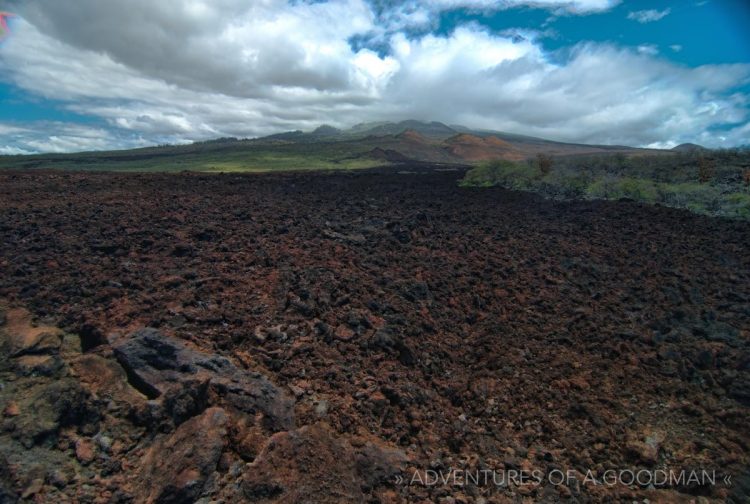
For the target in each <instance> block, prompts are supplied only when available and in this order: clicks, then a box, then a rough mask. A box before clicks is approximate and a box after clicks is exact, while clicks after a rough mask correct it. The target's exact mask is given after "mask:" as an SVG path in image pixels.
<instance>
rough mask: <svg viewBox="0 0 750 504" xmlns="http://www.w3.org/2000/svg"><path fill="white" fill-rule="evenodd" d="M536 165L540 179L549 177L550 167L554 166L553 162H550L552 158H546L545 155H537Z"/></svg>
mask: <svg viewBox="0 0 750 504" xmlns="http://www.w3.org/2000/svg"><path fill="white" fill-rule="evenodd" d="M536 164H537V166H538V167H539V172H540V173H541V174H542V177H544V176H546V175H549V174H550V172H551V171H552V165H553V164H554V161H553V160H552V156H548V155H546V154H537V155H536Z"/></svg>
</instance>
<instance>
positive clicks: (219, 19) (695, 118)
mask: <svg viewBox="0 0 750 504" xmlns="http://www.w3.org/2000/svg"><path fill="white" fill-rule="evenodd" d="M512 3H515V4H525V5H526V4H535V5H542V4H544V6H545V7H548V8H552V7H554V8H557V9H568V10H569V11H570V12H574V13H587V12H595V11H597V10H601V9H606V8H609V7H611V6H612V5H614V4H615V3H616V2H613V1H603V0H602V1H589V2H584V1H579V2H556V1H552V0H549V1H546V2H521V1H520V0H519V1H518V2H512V1H508V2H500V3H499V4H497V3H493V5H494V6H495V7H494V8H498V5H500V6H501V7H503V6H504V7H507V6H508V5H510V4H512ZM401 5H406V4H401ZM414 5H415V6H416V7H419V5H417V4H416V3H414ZM424 5H426V2H425V3H424ZM435 5H436V6H437V7H435V8H438V9H448V8H451V6H457V5H460V6H462V7H472V8H484V7H486V8H490V7H489V5H490V2H489V1H484V0H466V1H459V0H455V1H452V0H439V2H438V3H437V4H433V7H434V6H435ZM18 8H19V9H21V11H22V13H23V14H24V16H25V19H26V21H19V23H18V26H17V28H16V31H15V34H14V37H13V38H11V39H10V40H9V41H8V42H7V43H6V45H4V47H3V58H2V59H0V72H2V75H4V76H5V78H6V79H8V80H10V81H12V82H13V83H15V84H16V85H17V86H19V87H21V88H23V89H24V90H26V91H27V92H30V93H33V94H35V95H38V96H41V97H45V98H48V99H54V100H60V101H62V103H63V106H64V107H65V108H67V109H68V110H70V111H73V112H76V113H79V114H82V115H86V116H93V117H95V118H98V119H99V120H100V121H101V125H100V126H96V127H93V126H80V125H78V126H76V125H66V124H62V123H35V124H32V125H19V124H8V125H5V126H3V125H0V145H5V146H6V147H5V149H9V148H15V149H23V150H28V151H55V152H58V151H67V150H82V149H103V148H111V147H133V146H139V145H144V144H146V143H167V142H170V143H181V142H185V141H190V140H204V139H208V138H215V137H220V136H238V137H247V136H258V135H264V134H270V133H274V132H278V131H283V130H289V129H298V128H299V129H312V128H314V127H316V126H317V125H319V124H321V123H329V124H332V125H334V126H340V127H343V126H347V125H351V124H354V123H356V122H360V121H368V120H378V119H406V118H417V119H430V120H433V119H434V120H440V121H444V122H446V123H450V124H456V123H464V124H467V125H469V126H475V127H484V128H492V129H500V130H506V131H511V132H517V133H525V134H531V135H537V136H542V137H547V138H552V139H557V140H565V141H576V142H592V143H617V144H630V145H648V144H653V143H654V142H671V141H676V142H677V143H682V142H684V141H698V140H702V141H703V142H704V143H706V144H707V145H716V146H720V145H732V144H733V143H738V142H740V141H741V140H742V138H743V137H741V136H740V135H742V134H744V133H745V130H743V128H742V126H743V125H744V124H747V120H748V104H749V103H748V102H749V98H748V96H747V95H746V94H743V93H742V92H740V91H738V90H737V88H738V86H739V85H740V84H742V83H747V82H748V79H750V65H709V66H704V67H699V68H695V69H690V68H686V67H681V66H678V65H674V64H670V63H669V62H667V61H665V60H660V59H656V58H655V57H654V55H655V53H656V51H657V48H656V47H655V46H647V45H644V46H642V47H641V48H636V49H632V50H630V49H624V48H618V47H615V46H612V45H602V44H581V45H578V46H576V47H575V48H574V49H573V50H572V51H568V52H569V54H567V55H565V54H555V55H550V54H548V53H546V52H545V51H544V50H543V48H542V47H541V45H540V44H539V43H538V42H537V41H536V40H535V37H534V35H533V34H530V35H529V36H528V37H526V38H516V39H514V37H513V36H512V35H511V34H497V33H492V32H490V31H488V30H486V29H483V28H482V27H481V26H479V25H475V24H469V25H463V26H459V27H458V28H457V29H455V30H454V31H453V32H452V33H450V34H448V35H436V34H429V33H427V34H422V35H414V34H412V35H407V34H406V33H403V32H398V31H396V32H389V31H388V30H384V29H383V21H382V15H381V14H382V13H376V12H375V10H373V9H372V8H371V6H370V5H369V4H367V3H364V1H362V0H329V1H323V2H317V3H306V2H297V3H294V4H289V3H287V2H285V1H282V0H263V1H258V2H246V1H244V0H214V1H212V2H209V1H208V0H190V1H188V0H163V1H160V2H151V1H150V0H132V1H131V2H128V3H127V4H125V3H123V2H117V1H115V0H78V1H77V2H75V3H71V2H59V1H53V0H27V1H26V2H24V3H23V4H19V5H18ZM416 12H417V11H416V10H413V11H412V14H415V13H416ZM134 13H135V14H134ZM415 15H416V14H415ZM425 15H426V16H427V18H426V19H430V16H431V15H432V14H430V13H429V12H428V13H427V14H425ZM128 16H130V17H128ZM417 18H419V16H417ZM80 19H96V21H95V22H93V21H92V22H87V23H81V22H80ZM123 19H126V20H128V22H125V23H123V22H122V20H123ZM415 19H416V18H415ZM414 22H416V21H414ZM389 29H390V28H389ZM373 33H376V34H378V33H379V36H380V37H381V38H380V41H381V43H382V47H381V49H382V51H381V52H380V53H378V52H376V51H375V50H374V49H369V48H360V49H354V48H352V46H351V45H350V44H349V42H348V40H349V39H350V38H351V37H353V36H363V37H367V36H370V35H372V34H373ZM553 56H554V57H553ZM733 125H734V126H733ZM717 127H721V128H723V130H725V132H724V133H723V134H722V135H723V137H724V140H722V139H721V138H718V137H716V138H712V137H706V133H705V132H707V131H711V130H713V129H715V128H717ZM9 128H16V129H18V128H20V129H22V130H24V131H16V130H11V129H9ZM745 138H746V137H745ZM699 143H700V142H699Z"/></svg>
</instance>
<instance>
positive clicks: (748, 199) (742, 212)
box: [721, 193, 750, 219]
mask: <svg viewBox="0 0 750 504" xmlns="http://www.w3.org/2000/svg"><path fill="white" fill-rule="evenodd" d="M722 203H723V204H722V205H721V207H722V214H723V215H726V216H727V217H741V218H743V219H748V218H750V194H745V193H731V194H725V195H724V197H723V201H722Z"/></svg>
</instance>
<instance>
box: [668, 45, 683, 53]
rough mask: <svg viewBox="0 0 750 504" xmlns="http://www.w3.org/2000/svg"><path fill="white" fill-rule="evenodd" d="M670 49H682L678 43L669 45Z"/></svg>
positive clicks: (675, 50) (676, 50)
mask: <svg viewBox="0 0 750 504" xmlns="http://www.w3.org/2000/svg"><path fill="white" fill-rule="evenodd" d="M669 48H670V49H672V50H673V51H674V52H680V51H682V46H681V45H680V44H672V45H671V46H669Z"/></svg>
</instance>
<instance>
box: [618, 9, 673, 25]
mask: <svg viewBox="0 0 750 504" xmlns="http://www.w3.org/2000/svg"><path fill="white" fill-rule="evenodd" d="M670 12H672V10H671V9H664V10H663V11H658V10H656V9H648V10H640V11H633V12H629V13H628V19H631V20H633V21H638V22H639V23H653V22H654V21H659V20H660V19H662V18H664V17H666V16H668V15H669V13H670Z"/></svg>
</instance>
